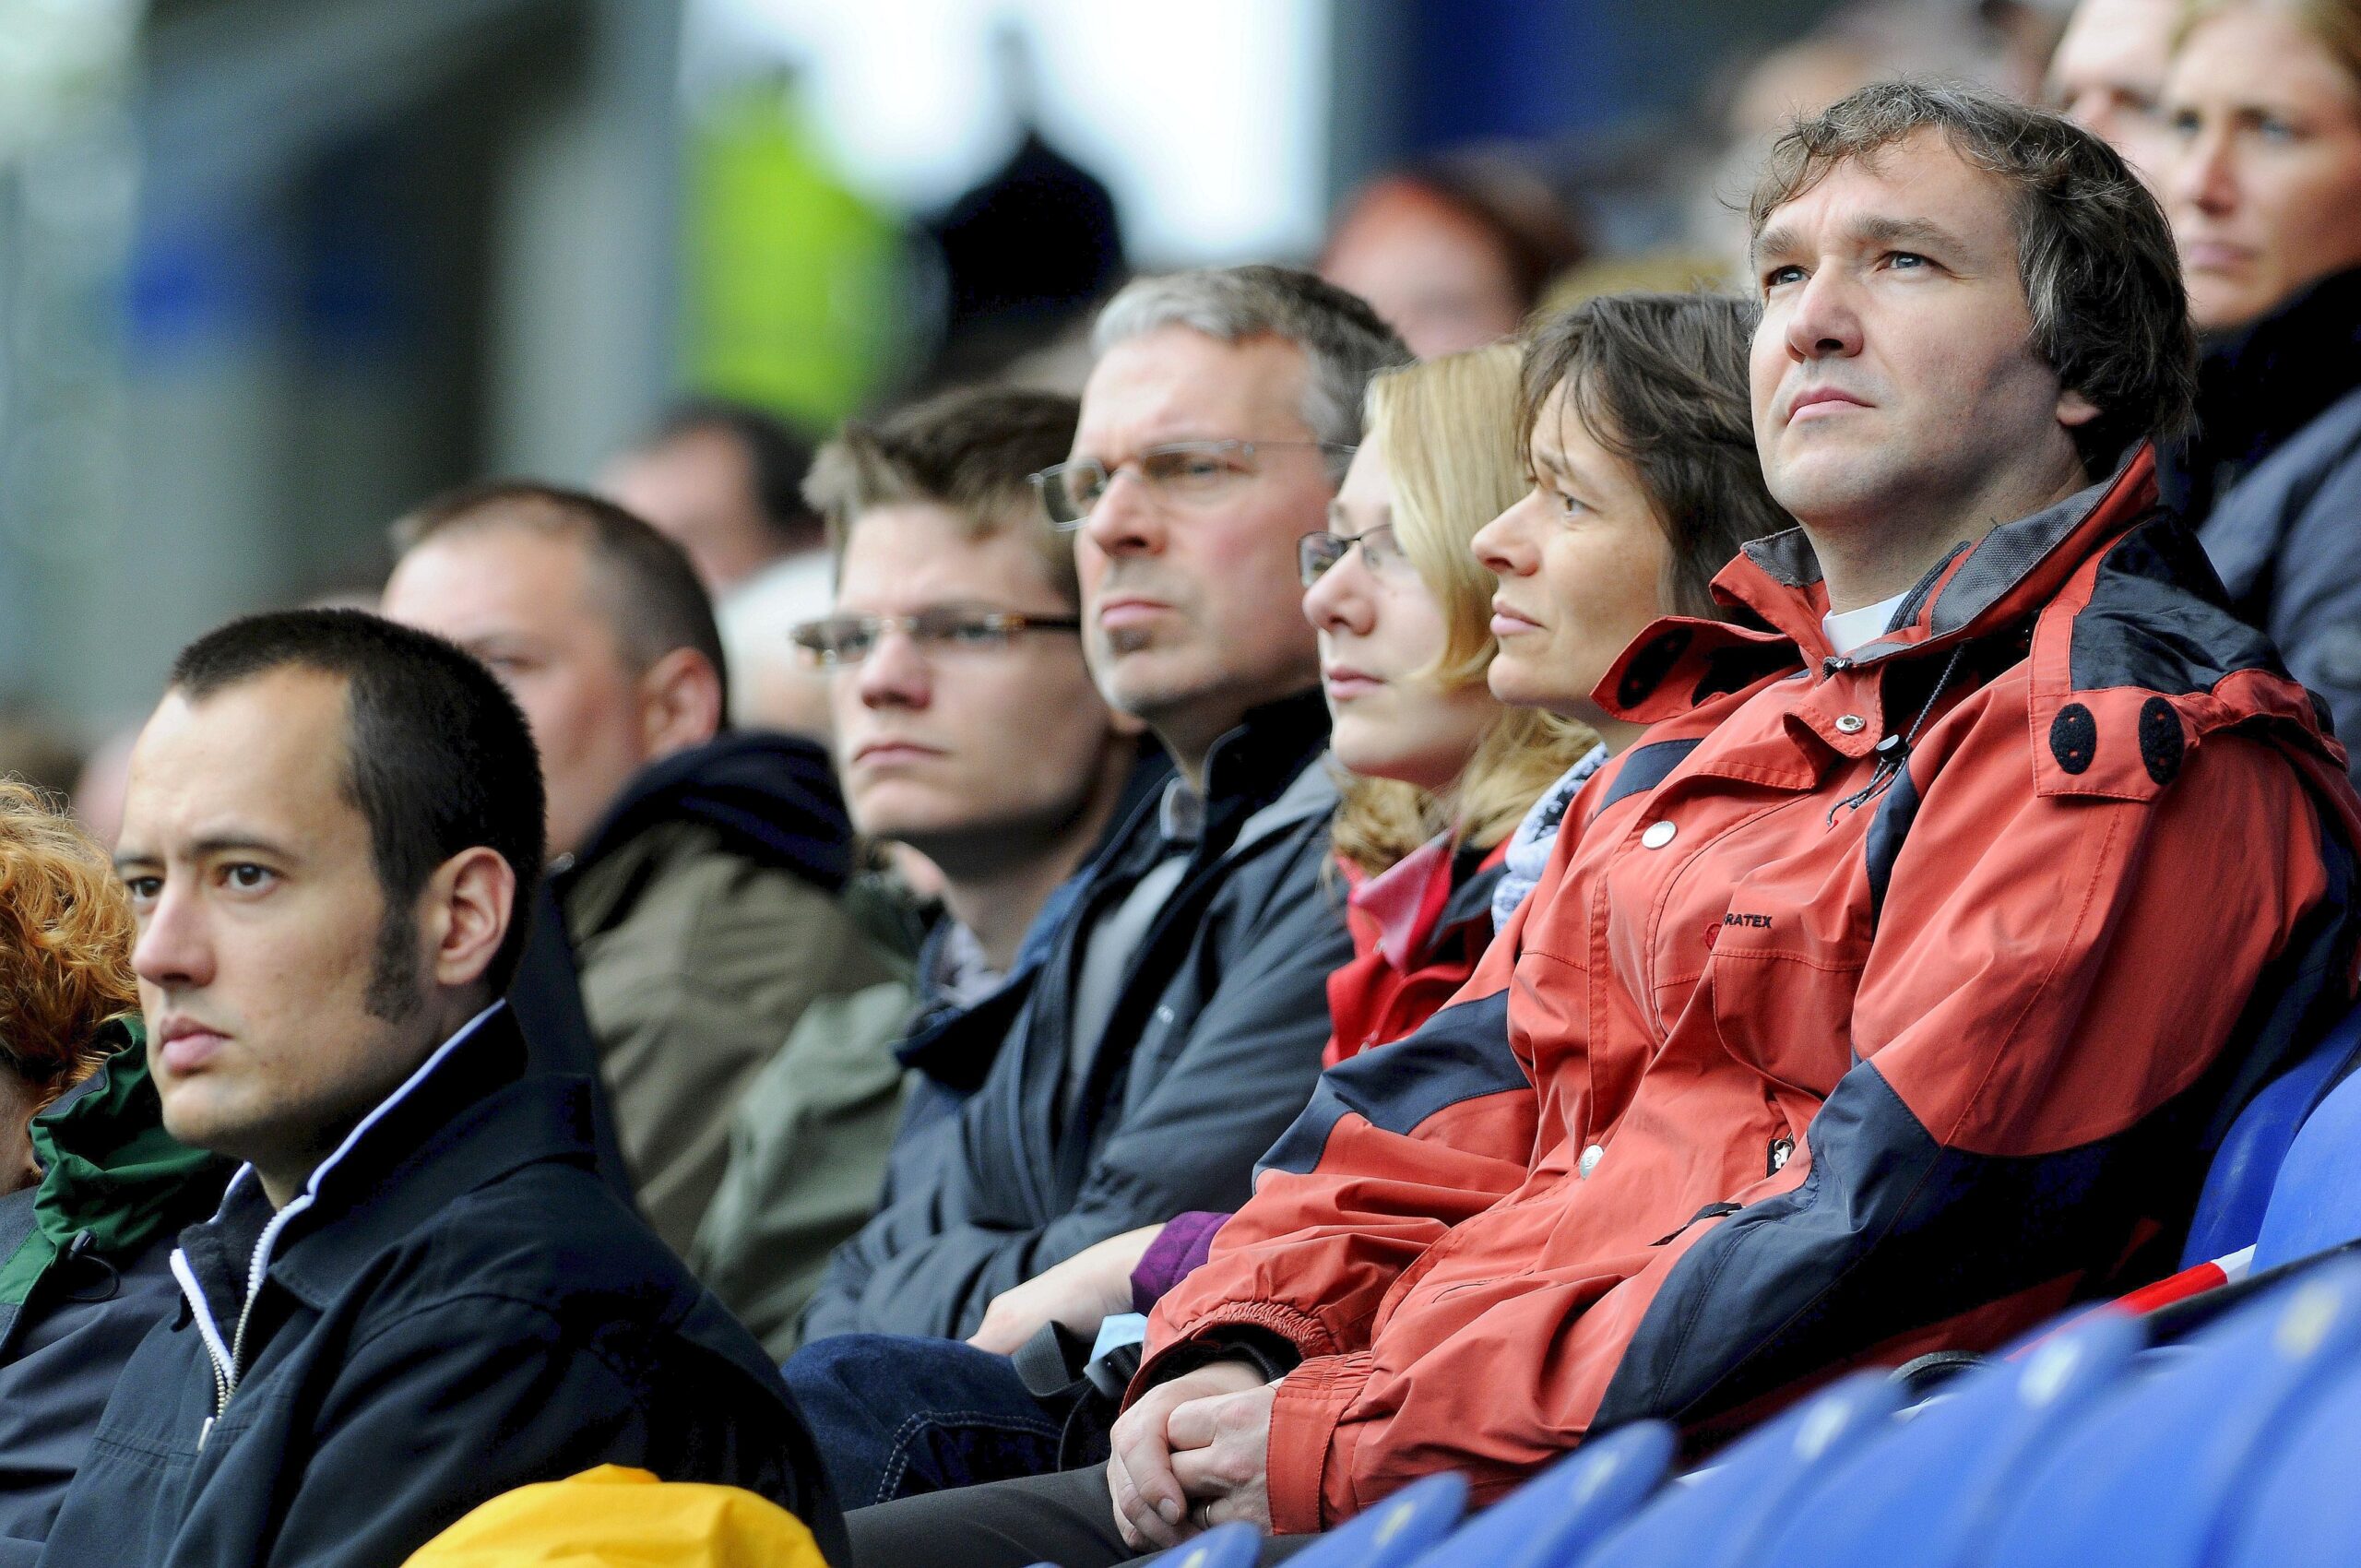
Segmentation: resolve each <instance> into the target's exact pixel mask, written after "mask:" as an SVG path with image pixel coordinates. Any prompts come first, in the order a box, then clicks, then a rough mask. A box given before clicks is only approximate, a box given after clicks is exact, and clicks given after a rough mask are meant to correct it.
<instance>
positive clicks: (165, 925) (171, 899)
mask: <svg viewBox="0 0 2361 1568" xmlns="http://www.w3.org/2000/svg"><path fill="white" fill-rule="evenodd" d="M131 968H132V972H133V973H134V974H136V975H137V976H138V977H139V978H140V979H141V980H145V981H147V982H148V984H149V985H152V986H154V987H156V988H157V989H158V990H160V991H180V990H185V989H187V988H188V987H191V986H201V985H207V984H209V983H211V981H212V979H213V944H212V941H211V939H210V936H209V934H208V932H207V930H206V923H205V911H204V909H202V908H201V907H200V906H199V902H198V900H197V899H196V897H192V896H191V895H190V894H189V893H187V892H186V891H184V890H183V889H181V888H177V887H175V886H173V885H171V884H167V885H165V887H164V890H163V891H162V892H161V893H160V894H158V895H157V897H156V901H155V903H154V905H153V906H152V907H151V908H150V909H148V912H147V915H146V917H145V918H144V919H143V920H141V921H140V922H139V939H138V940H137V941H136V942H135V943H134V944H132V948H131Z"/></svg>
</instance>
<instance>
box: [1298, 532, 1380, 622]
mask: <svg viewBox="0 0 2361 1568" xmlns="http://www.w3.org/2000/svg"><path fill="white" fill-rule="evenodd" d="M1358 554H1359V552H1358V551H1354V550H1347V552H1345V554H1344V557H1343V559H1341V560H1339V561H1338V562H1337V563H1336V564H1335V565H1333V566H1331V567H1329V568H1328V569H1327V570H1326V571H1324V572H1323V573H1321V574H1320V575H1319V576H1316V577H1314V578H1312V579H1311V587H1310V588H1306V589H1304V590H1303V618H1304V619H1305V620H1307V621H1309V622H1311V627H1312V630H1314V631H1317V632H1351V633H1352V634H1354V635H1355V636H1368V634H1369V630H1370V626H1372V625H1374V624H1376V621H1377V606H1376V603H1375V601H1374V600H1372V599H1371V598H1370V593H1369V587H1370V584H1369V572H1368V569H1367V568H1365V567H1364V566H1362V565H1361V564H1360V563H1359V561H1358V560H1357V559H1356V557H1357V556H1358Z"/></svg>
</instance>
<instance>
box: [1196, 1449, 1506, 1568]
mask: <svg viewBox="0 0 2361 1568" xmlns="http://www.w3.org/2000/svg"><path fill="white" fill-rule="evenodd" d="M1466 1511H1467V1481H1466V1479H1465V1477H1462V1476H1459V1475H1456V1474H1453V1472H1451V1471H1447V1470H1446V1471H1444V1472H1442V1474H1440V1475H1432V1476H1429V1477H1428V1478H1427V1479H1424V1480H1422V1481H1417V1482H1414V1483H1412V1484H1411V1485H1409V1486H1406V1487H1404V1488H1403V1489H1402V1490H1401V1491H1397V1492H1395V1493H1394V1495H1393V1496H1391V1497H1389V1498H1387V1499H1386V1500H1385V1501H1384V1502H1382V1503H1371V1504H1370V1506H1369V1507H1367V1508H1364V1509H1362V1510H1361V1512H1360V1515H1359V1517H1358V1518H1355V1519H1351V1520H1348V1521H1347V1522H1346V1523H1345V1524H1343V1525H1341V1526H1338V1527H1337V1528H1335V1530H1332V1531H1330V1532H1329V1533H1328V1534H1327V1535H1326V1536H1325V1537H1323V1538H1322V1539H1321V1541H1320V1544H1319V1545H1317V1546H1313V1547H1307V1548H1306V1549H1305V1550H1302V1551H1299V1552H1297V1553H1296V1554H1295V1555H1294V1556H1293V1557H1290V1558H1288V1559H1287V1561H1288V1562H1291V1563H1293V1564H1295V1565H1296V1568H1407V1564H1408V1563H1409V1562H1411V1560H1412V1559H1414V1558H1418V1557H1420V1556H1423V1555H1425V1553H1426V1550H1427V1549H1428V1548H1429V1547H1430V1546H1432V1545H1434V1544H1435V1542H1437V1541H1439V1540H1441V1539H1442V1538H1443V1537H1445V1536H1447V1535H1449V1534H1451V1532H1452V1528H1453V1526H1456V1525H1457V1524H1458V1523H1459V1516H1460V1515H1462V1514H1464V1513H1465V1512H1466ZM1250 1561H1251V1559H1250ZM1206 1568H1213V1565H1212V1564H1210V1563H1209V1564H1207V1565H1206Z"/></svg>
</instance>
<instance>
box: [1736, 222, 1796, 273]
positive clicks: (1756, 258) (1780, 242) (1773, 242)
mask: <svg viewBox="0 0 2361 1568" xmlns="http://www.w3.org/2000/svg"><path fill="white" fill-rule="evenodd" d="M1796 244H1797V242H1796V232H1795V231H1794V230H1793V229H1790V228H1789V227H1787V226H1786V224H1784V223H1782V224H1780V225H1779V226H1778V227H1777V228H1775V229H1765V230H1763V231H1762V232H1761V233H1760V234H1757V235H1755V236H1754V244H1752V245H1751V246H1750V247H1749V248H1748V250H1747V256H1748V259H1749V260H1750V261H1751V262H1753V263H1754V265H1756V266H1758V267H1759V266H1761V265H1762V258H1763V257H1764V256H1766V255H1787V254H1788V253H1789V252H1791V251H1793V250H1794V249H1795V248H1796Z"/></svg>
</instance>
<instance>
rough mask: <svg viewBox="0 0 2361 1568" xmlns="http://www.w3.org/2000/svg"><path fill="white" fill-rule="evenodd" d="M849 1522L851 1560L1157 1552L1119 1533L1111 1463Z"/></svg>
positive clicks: (1076, 1562)
mask: <svg viewBox="0 0 2361 1568" xmlns="http://www.w3.org/2000/svg"><path fill="white" fill-rule="evenodd" d="M845 1527H846V1529H847V1530H848V1532H849V1533H850V1535H851V1537H852V1568H1033V1564H1035V1563H1037V1562H1054V1563H1056V1564H1058V1565H1059V1568H1119V1565H1121V1564H1126V1563H1142V1562H1148V1561H1149V1560H1150V1559H1151V1558H1153V1557H1155V1556H1156V1553H1154V1552H1149V1553H1147V1554H1146V1555H1145V1556H1142V1555H1140V1554H1139V1553H1137V1552H1135V1551H1133V1550H1132V1549H1131V1548H1130V1547H1128V1546H1125V1545H1124V1544H1123V1538H1122V1537H1121V1535H1120V1534H1118V1533H1117V1532H1116V1529H1115V1505H1114V1503H1112V1502H1110V1501H1109V1498H1108V1495H1107V1467H1105V1466H1104V1465H1093V1466H1091V1467H1088V1468H1086V1469H1080V1470H1061V1471H1055V1472H1052V1473H1051V1474H1050V1475H1046V1476H1033V1477H1030V1478H1027V1479H1024V1480H1012V1481H997V1482H994V1483H993V1484H992V1485H990V1486H977V1487H969V1488H967V1489H966V1490H965V1491H937V1492H930V1493H928V1494H927V1495H925V1496H923V1497H908V1498H905V1499H903V1500H902V1501H901V1502H899V1503H885V1504H884V1505H883V1506H882V1507H877V1508H861V1509H857V1510H855V1511H854V1512H852V1513H851V1514H848V1515H846V1516H845ZM1318 1539H1319V1537H1318V1536H1290V1537H1284V1538H1276V1539H1272V1540H1266V1541H1264V1543H1263V1551H1262V1555H1261V1557H1260V1558H1259V1559H1258V1561H1260V1562H1283V1561H1285V1560H1286V1559H1287V1558H1289V1557H1292V1556H1294V1555H1295V1554H1296V1553H1297V1552H1299V1551H1300V1550H1303V1549H1304V1548H1306V1547H1308V1546H1310V1545H1311V1544H1312V1543H1313V1542H1315V1541H1317V1540H1318Z"/></svg>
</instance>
